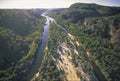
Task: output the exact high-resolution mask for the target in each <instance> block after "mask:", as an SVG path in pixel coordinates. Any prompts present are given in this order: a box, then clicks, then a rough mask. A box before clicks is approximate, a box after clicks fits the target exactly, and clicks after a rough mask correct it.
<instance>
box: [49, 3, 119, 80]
mask: <svg viewBox="0 0 120 81" xmlns="http://www.w3.org/2000/svg"><path fill="white" fill-rule="evenodd" d="M48 15H49V16H51V17H53V18H55V19H56V21H57V23H59V24H61V25H62V26H64V27H65V28H66V29H67V30H68V32H70V33H71V34H72V35H74V36H75V37H76V38H77V40H79V42H80V43H81V44H82V46H83V47H84V48H85V49H86V50H88V51H89V52H90V54H89V58H90V59H91V60H92V61H93V62H94V63H95V64H96V66H97V67H98V68H99V69H100V71H101V72H102V74H103V75H104V76H105V78H106V80H107V81H119V80H120V60H119V58H120V7H108V6H101V5H97V4H84V3H76V4H73V5H71V6H70V8H68V9H58V10H52V11H50V12H49V13H48Z"/></svg>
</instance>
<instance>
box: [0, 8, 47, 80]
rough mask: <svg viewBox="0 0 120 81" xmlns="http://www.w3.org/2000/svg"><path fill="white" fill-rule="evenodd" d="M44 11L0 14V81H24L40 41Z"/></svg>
mask: <svg viewBox="0 0 120 81" xmlns="http://www.w3.org/2000/svg"><path fill="white" fill-rule="evenodd" d="M43 11H44V10H17V9H16V10H15V9H14V10H0V81H26V77H25V76H26V74H27V72H28V71H29V68H30V66H31V65H32V64H33V61H34V56H35V52H36V50H37V48H38V44H39V43H40V41H41V35H42V29H43V25H44V22H45V20H44V19H43V18H42V16H41V13H43Z"/></svg>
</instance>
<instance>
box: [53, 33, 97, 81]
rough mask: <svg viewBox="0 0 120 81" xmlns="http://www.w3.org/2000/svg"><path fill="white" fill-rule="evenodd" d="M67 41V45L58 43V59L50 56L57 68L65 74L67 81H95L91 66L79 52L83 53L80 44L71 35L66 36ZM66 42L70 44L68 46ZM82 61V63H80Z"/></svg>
mask: <svg viewBox="0 0 120 81" xmlns="http://www.w3.org/2000/svg"><path fill="white" fill-rule="evenodd" d="M68 39H69V41H67V43H66V42H61V43H59V46H58V48H57V54H58V56H59V58H55V57H54V56H52V58H53V60H54V61H55V62H56V66H57V68H58V69H59V70H60V71H63V72H64V73H65V76H66V79H67V80H68V81H82V80H85V81H97V79H96V77H95V76H94V74H93V75H92V72H90V70H91V71H92V66H91V65H90V63H89V62H88V61H87V60H86V59H85V57H84V55H83V54H82V53H81V52H80V51H81V50H82V51H84V49H83V48H82V47H81V44H80V43H79V42H78V41H77V40H76V38H75V36H73V35H71V34H68ZM68 42H70V43H69V44H68ZM85 53H86V52H85ZM76 57H78V58H76ZM82 61H84V62H83V63H82ZM85 64H86V65H85ZM76 65H77V66H76ZM87 66H88V67H87Z"/></svg>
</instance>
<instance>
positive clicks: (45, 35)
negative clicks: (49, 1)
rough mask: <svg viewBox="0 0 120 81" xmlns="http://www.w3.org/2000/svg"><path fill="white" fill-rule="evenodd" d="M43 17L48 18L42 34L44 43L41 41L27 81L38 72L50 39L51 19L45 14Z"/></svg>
mask: <svg viewBox="0 0 120 81" xmlns="http://www.w3.org/2000/svg"><path fill="white" fill-rule="evenodd" d="M42 16H43V17H45V18H46V22H45V24H44V29H43V30H44V31H43V33H42V41H41V43H40V45H39V46H38V51H37V53H36V56H35V61H34V63H33V65H32V66H31V68H30V71H29V73H28V75H27V81H30V80H31V79H32V77H33V76H34V75H35V74H36V73H37V72H38V69H39V67H40V64H41V61H42V58H43V56H44V55H43V51H44V49H45V46H46V42H47V39H48V34H49V25H50V18H49V17H47V16H46V15H44V14H42Z"/></svg>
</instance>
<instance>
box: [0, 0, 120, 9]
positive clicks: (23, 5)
mask: <svg viewBox="0 0 120 81" xmlns="http://www.w3.org/2000/svg"><path fill="white" fill-rule="evenodd" d="M74 3H88V4H98V5H102V6H115V7H120V1H119V0H114V1H112V0H107V1H106V0H104V1H101V0H92V1H91V0H85V1H81V0H57V1H56V0H43V1H41V0H39V1H38V0H29V1H28V0H24V1H20V0H1V1H0V9H55V8H69V7H70V6H71V5H72V4H74Z"/></svg>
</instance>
